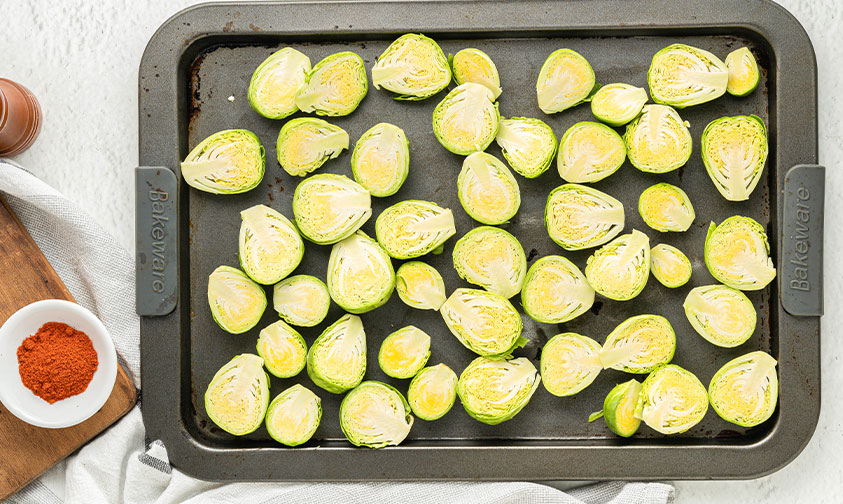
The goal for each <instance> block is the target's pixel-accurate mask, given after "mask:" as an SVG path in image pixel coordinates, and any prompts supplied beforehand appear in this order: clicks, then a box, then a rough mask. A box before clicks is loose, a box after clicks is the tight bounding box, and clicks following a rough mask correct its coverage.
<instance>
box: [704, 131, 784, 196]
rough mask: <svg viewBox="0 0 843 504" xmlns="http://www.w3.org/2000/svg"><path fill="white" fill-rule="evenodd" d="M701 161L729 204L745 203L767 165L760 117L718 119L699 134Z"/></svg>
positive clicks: (764, 136) (765, 137)
mask: <svg viewBox="0 0 843 504" xmlns="http://www.w3.org/2000/svg"><path fill="white" fill-rule="evenodd" d="M701 143H702V158H703V163H705V170H706V171H707V172H708V176H709V177H711V181H712V182H714V187H716V188H717V190H718V191H720V194H722V195H723V197H724V198H726V199H727V200H729V201H744V200H747V199H749V195H750V194H752V191H753V190H754V189H755V186H756V185H758V181H759V180H761V173H762V172H763V171H764V163H766V161H767V153H768V150H769V147H768V145H767V128H765V127H764V122H763V121H762V120H761V118H760V117H758V116H754V115H750V116H734V117H721V118H720V119H715V120H714V121H711V122H710V123H709V124H708V126H706V127H705V130H704V131H703V134H702V141H701Z"/></svg>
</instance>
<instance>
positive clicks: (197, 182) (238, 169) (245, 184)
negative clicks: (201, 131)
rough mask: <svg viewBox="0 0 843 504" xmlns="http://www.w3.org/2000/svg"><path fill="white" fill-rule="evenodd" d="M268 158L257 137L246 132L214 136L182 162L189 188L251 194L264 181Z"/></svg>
mask: <svg viewBox="0 0 843 504" xmlns="http://www.w3.org/2000/svg"><path fill="white" fill-rule="evenodd" d="M264 165H265V155H264V151H263V146H262V145H261V143H260V141H259V140H258V137H257V135H255V134H254V133H252V132H251V131H248V130H244V129H231V130H224V131H219V132H217V133H214V134H213V135H211V136H209V137H208V138H206V139H204V140H202V141H201V142H199V145H197V146H196V147H194V148H193V150H192V151H190V154H188V155H187V157H186V158H185V159H184V161H182V162H181V165H180V168H181V174H182V177H184V181H185V182H187V185H189V186H190V187H193V188H194V189H199V190H200V191H205V192H209V193H212V194H239V193H244V192H246V191H251V190H252V189H254V188H255V187H257V186H258V184H260V183H261V180H263V173H264Z"/></svg>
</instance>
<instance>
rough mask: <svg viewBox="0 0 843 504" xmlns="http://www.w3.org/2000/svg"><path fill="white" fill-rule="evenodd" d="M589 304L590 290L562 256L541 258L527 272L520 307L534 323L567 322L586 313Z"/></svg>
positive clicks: (573, 265) (590, 298)
mask: <svg viewBox="0 0 843 504" xmlns="http://www.w3.org/2000/svg"><path fill="white" fill-rule="evenodd" d="M593 304H594V289H592V288H591V286H590V285H589V284H588V281H587V280H586V279H585V276H584V275H583V274H582V272H581V271H580V269H579V268H577V267H576V265H575V264H574V263H572V262H571V261H569V260H568V259H565V258H564V257H562V256H557V255H551V256H545V257H542V258H541V259H539V260H538V261H536V262H535V263H534V264H533V265H532V266H531V267H530V270H529V271H528V272H527V278H526V280H525V281H524V288H523V289H522V290H521V305H522V306H523V307H524V312H525V313H526V314H527V315H529V316H530V317H532V318H533V319H534V320H536V321H538V322H544V323H546V324H561V323H563V322H568V321H569V320H573V319H575V318H577V317H579V316H580V315H582V314H583V313H585V312H587V311H588V309H589V308H591V305H593Z"/></svg>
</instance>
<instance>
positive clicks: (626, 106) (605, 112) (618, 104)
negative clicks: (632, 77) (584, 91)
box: [591, 82, 647, 126]
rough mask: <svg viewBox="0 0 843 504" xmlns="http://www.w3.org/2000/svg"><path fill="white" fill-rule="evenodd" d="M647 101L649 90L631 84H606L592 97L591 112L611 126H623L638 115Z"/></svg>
mask: <svg viewBox="0 0 843 504" xmlns="http://www.w3.org/2000/svg"><path fill="white" fill-rule="evenodd" d="M645 103H647V91H646V90H645V89H644V88H640V87H635V86H633V85H631V84H623V83H621V82H617V83H614V84H606V85H605V86H602V87H601V88H600V89H598V90H597V92H596V93H594V96H593V97H592V98H591V113H592V114H594V117H596V118H597V119H599V120H601V121H603V122H604V123H606V124H608V125H610V126H623V125H624V124H626V123H628V122H629V121H631V120H633V119H635V118H636V117H638V114H640V113H641V108H642V107H644V104H645Z"/></svg>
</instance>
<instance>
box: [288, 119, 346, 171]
mask: <svg viewBox="0 0 843 504" xmlns="http://www.w3.org/2000/svg"><path fill="white" fill-rule="evenodd" d="M275 148H276V151H277V155H278V163H279V164H280V165H281V167H282V168H284V171H286V172H287V173H289V174H290V175H293V176H297V177H303V176H305V175H307V174H308V173H310V172H312V171H314V170H316V169H317V168H319V167H320V166H322V165H323V164H325V162H326V161H327V160H329V159H334V158H335V157H337V156H339V155H340V153H341V152H342V151H343V149H348V133H346V132H345V130H344V129H342V128H340V127H339V126H334V125H333V124H331V123H329V122H327V121H323V120H322V119H317V118H315V117H299V118H296V119H291V120H289V121H287V122H286V123H285V124H284V126H283V127H281V131H279V132H278V141H277V143H276V144H275Z"/></svg>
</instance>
